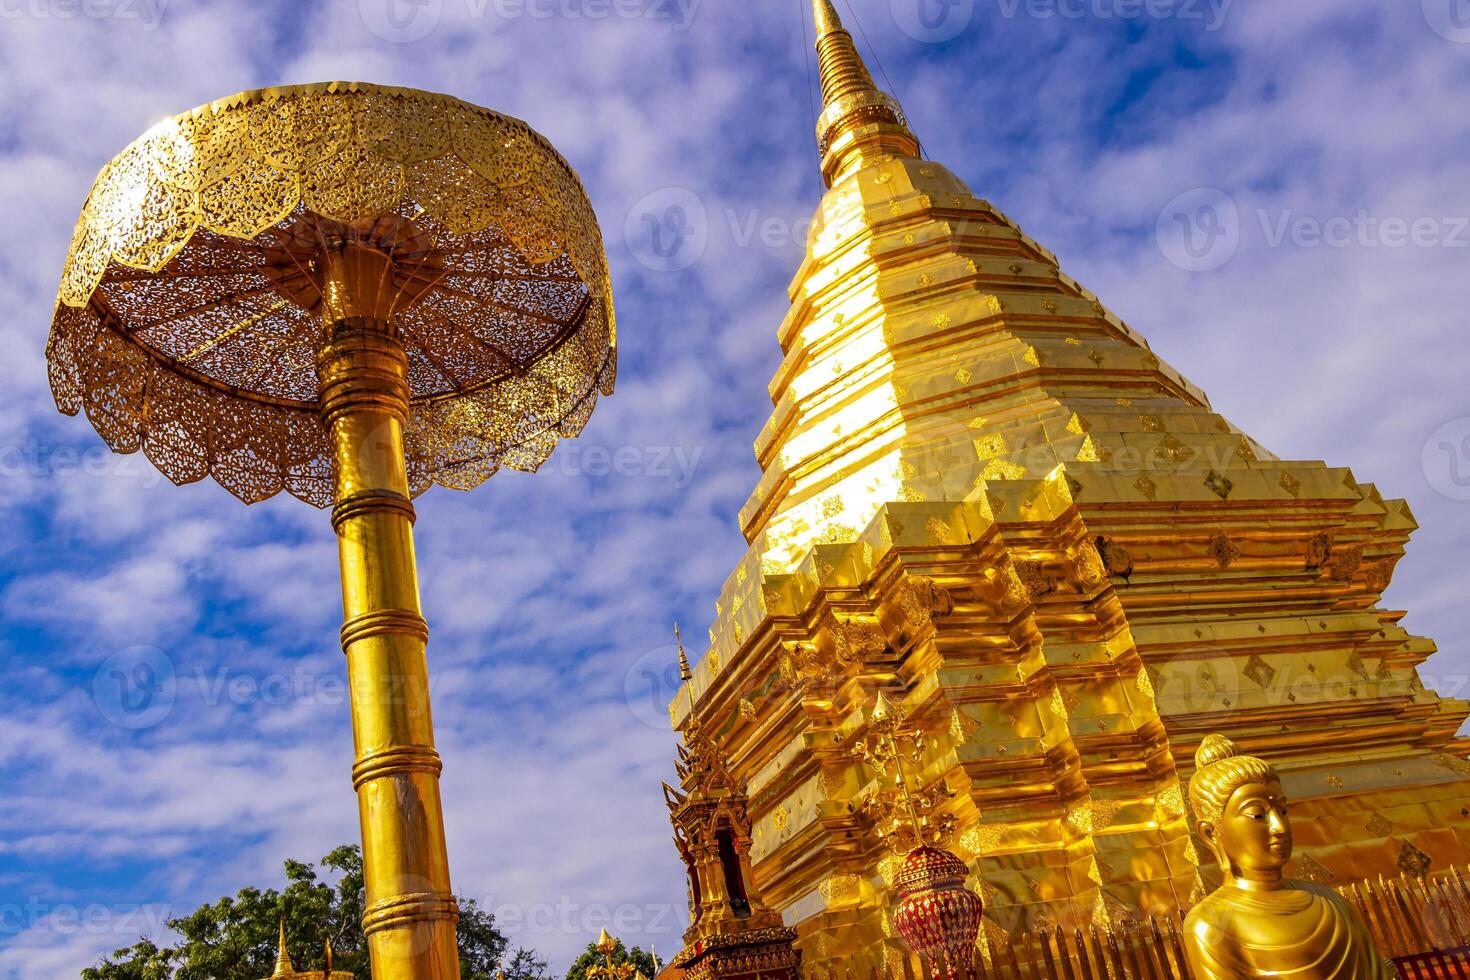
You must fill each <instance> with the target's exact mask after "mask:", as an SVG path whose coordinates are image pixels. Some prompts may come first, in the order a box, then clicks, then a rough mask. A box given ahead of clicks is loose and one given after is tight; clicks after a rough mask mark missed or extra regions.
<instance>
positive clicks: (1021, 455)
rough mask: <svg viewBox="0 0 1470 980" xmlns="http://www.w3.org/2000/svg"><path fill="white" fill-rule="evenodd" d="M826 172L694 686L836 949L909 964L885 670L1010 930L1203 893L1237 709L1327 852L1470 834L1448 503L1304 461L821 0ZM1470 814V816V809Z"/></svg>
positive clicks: (764, 856)
mask: <svg viewBox="0 0 1470 980" xmlns="http://www.w3.org/2000/svg"><path fill="white" fill-rule="evenodd" d="M813 5H814V11H815V17H816V24H817V52H818V57H819V63H820V74H821V87H822V100H823V105H824V109H823V112H822V114H821V117H820V120H819V122H818V133H817V136H818V142H819V147H820V153H821V168H822V174H823V177H824V179H825V181H826V183H827V185H828V187H829V190H828V191H827V193H826V195H825V196H824V198H823V200H822V202H821V205H820V207H819V209H818V212H817V215H816V220H815V222H814V224H813V232H812V235H811V238H810V241H809V245H808V250H807V254H806V256H805V258H804V260H803V261H802V264H801V267H800V268H799V269H798V270H797V273H796V277H795V279H794V280H793V282H792V284H791V287H790V298H791V309H790V311H789V313H788V314H787V316H786V318H785V320H784V321H783V323H782V324H781V327H780V332H779V340H780V343H781V346H782V349H783V351H784V358H783V361H782V363H781V366H780V368H779V369H778V371H777V373H776V376H775V377H774V378H773V379H772V381H771V385H770V392H771V397H772V401H773V402H774V405H775V409H774V412H773V413H772V415H771V418H770V421H769V422H767V424H766V425H765V427H764V429H763V430H762V431H761V433H760V436H759V437H758V439H757V440H756V444H755V449H756V455H757V458H758V460H759V462H760V465H761V468H762V477H761V479H760V481H759V483H758V485H757V486H756V488H755V490H754V492H753V493H752V494H751V496H750V499H749V501H748V502H747V503H746V505H745V506H744V507H743V508H742V510H741V512H740V522H741V527H742V529H743V531H744V533H745V536H746V539H747V541H748V542H749V547H748V550H747V552H746V554H745V556H744V557H743V559H742V560H741V562H740V564H739V566H738V567H737V568H736V569H735V570H734V572H733V574H732V575H731V576H730V578H729V579H728V581H727V582H726V583H725V585H724V587H723V589H722V591H721V594H720V597H719V602H718V606H717V611H716V612H717V615H716V619H715V622H714V625H713V627H712V628H711V632H710V649H709V651H708V653H707V654H706V655H705V656H704V657H703V658H702V660H701V662H700V663H699V665H698V667H697V669H696V670H695V672H694V676H693V678H692V680H691V681H690V682H689V685H690V686H689V690H688V691H687V692H683V693H681V694H680V696H679V697H677V698H675V700H674V702H673V704H672V705H671V706H670V714H671V720H672V722H673V724H674V726H675V727H676V728H678V729H686V726H688V725H689V724H690V722H691V718H690V715H691V714H692V716H693V719H692V721H693V722H694V723H695V725H696V727H697V730H698V731H699V732H701V733H702V735H703V737H706V738H708V739H710V740H711V741H712V742H713V743H714V744H716V745H717V746H718V750H719V753H720V756H721V758H722V759H724V760H725V763H726V764H727V766H728V770H729V773H730V775H731V777H732V779H733V780H735V781H736V782H737V783H739V784H741V785H743V786H744V787H746V790H747V792H748V794H749V799H748V811H749V818H750V821H751V826H752V829H751V838H752V843H751V846H750V852H749V861H750V867H751V870H752V872H753V879H754V885H755V887H756V888H758V890H759V892H760V894H761V895H762V896H763V897H764V899H765V901H766V902H767V903H768V904H769V905H770V906H771V907H772V908H773V909H776V910H777V911H779V912H780V913H782V915H783V917H784V920H785V922H786V923H787V924H788V925H792V926H794V927H795V928H796V930H797V931H798V934H799V937H800V938H799V945H800V948H801V949H802V950H803V952H804V953H805V957H804V962H805V963H806V965H807V968H808V969H809V970H811V971H813V975H814V976H816V977H823V978H825V977H829V976H838V975H843V974H848V973H851V972H854V971H859V972H861V973H862V974H863V975H868V973H869V972H870V971H872V970H874V969H883V968H885V967H886V968H888V969H892V970H897V969H898V967H897V964H898V963H899V961H900V960H901V959H902V957H903V955H904V954H903V950H902V944H901V942H900V941H899V940H898V939H897V938H896V937H895V936H894V930H893V925H892V920H891V913H892V908H893V905H894V895H893V893H892V892H893V890H892V884H893V875H894V872H895V870H896V869H897V868H898V867H899V865H900V863H901V861H902V855H903V851H904V850H905V849H906V848H908V847H910V846H912V845H913V844H914V843H915V841H914V840H913V839H912V837H911V836H910V837H907V838H906V837H905V836H904V835H903V834H901V833H899V832H898V831H897V830H895V827H897V826H898V825H899V824H903V823H904V821H903V820H901V819H897V820H896V819H895V817H894V812H893V808H894V806H895V802H894V800H895V795H896V794H895V791H894V784H893V780H892V777H891V776H888V775H885V774H884V773H883V772H880V771H879V770H878V769H877V768H875V767H874V766H873V765H872V764H871V763H870V760H868V759H867V758H865V755H864V752H863V751H862V746H863V744H864V743H865V741H866V740H867V739H868V732H867V728H868V724H869V722H868V720H867V719H868V713H867V710H866V709H870V708H871V706H872V705H873V703H874V702H875V700H876V696H877V695H878V694H879V693H880V692H882V693H885V694H886V695H887V696H888V697H889V698H891V699H892V700H893V702H894V703H895V705H896V706H897V707H898V709H899V710H900V711H902V713H903V715H904V716H905V717H906V718H907V719H908V723H909V724H911V725H914V726H917V727H918V728H919V729H920V730H921V731H922V733H923V736H924V737H923V739H922V743H923V748H922V753H921V755H920V757H919V759H918V761H917V762H916V763H914V764H912V765H910V766H909V769H908V779H909V782H908V783H907V784H906V785H905V786H904V787H903V789H904V792H905V793H906V794H909V795H910V796H911V797H912V798H913V799H914V800H915V801H916V803H917V806H918V808H919V809H920V810H921V812H922V814H923V827H922V828H921V831H920V836H922V837H924V838H925V841H926V842H929V843H934V844H938V845H940V846H942V847H945V848H947V849H949V850H951V851H953V852H954V853H955V854H957V855H959V856H960V857H961V858H962V859H963V860H964V861H965V862H966V863H967V864H968V866H969V867H970V869H971V871H972V874H973V876H972V878H971V879H970V883H971V885H972V886H973V887H974V888H975V889H976V890H978V891H979V892H981V893H982V895H983V897H984V902H985V908H986V922H985V931H984V932H982V938H981V942H982V945H984V944H986V943H987V937H989V940H990V941H994V940H995V939H996V938H997V937H999V936H1000V935H1001V934H1009V933H1014V932H1016V931H1018V930H1023V929H1036V928H1046V927H1049V926H1053V925H1055V926H1061V927H1063V928H1065V929H1068V930H1070V929H1072V928H1074V927H1083V926H1086V925H1088V924H1099V925H1104V926H1107V925H1110V924H1118V923H1119V922H1120V921H1127V920H1129V919H1131V918H1132V917H1134V916H1137V915H1139V914H1151V913H1162V912H1169V913H1174V912H1177V911H1179V910H1180V909H1183V908H1186V907H1188V906H1189V905H1191V904H1192V903H1193V902H1194V901H1197V900H1198V899H1199V898H1200V897H1202V896H1203V895H1204V894H1205V892H1206V890H1207V889H1208V888H1211V887H1213V884H1214V881H1215V878H1216V874H1215V870H1214V868H1213V866H1212V864H1211V862H1212V860H1213V859H1212V858H1211V857H1209V856H1208V855H1205V854H1202V853H1201V852H1200V851H1199V850H1198V849H1197V848H1196V846H1195V845H1194V844H1193V843H1192V841H1191V835H1190V829H1189V821H1188V819H1187V816H1186V812H1185V809H1186V805H1187V804H1186V800H1185V796H1184V793H1183V791H1182V785H1183V783H1182V781H1183V780H1185V779H1187V778H1188V777H1189V775H1190V771H1191V768H1192V765H1193V763H1192V760H1193V757H1194V754H1195V751H1196V749H1197V747H1198V745H1199V743H1200V741H1201V740H1202V738H1203V737H1204V736H1205V735H1206V734H1208V733H1211V732H1221V733H1224V734H1226V735H1228V736H1229V737H1230V738H1232V739H1234V740H1235V741H1237V742H1239V743H1240V744H1241V745H1242V746H1244V747H1245V748H1246V749H1248V750H1250V751H1251V752H1254V753H1258V754H1262V755H1268V756H1269V757H1270V758H1271V759H1272V760H1273V762H1274V764H1275V765H1276V767H1277V768H1278V769H1279V770H1280V771H1281V773H1282V776H1283V779H1284V782H1285V788H1286V791H1287V793H1288V795H1289V796H1290V797H1291V799H1292V802H1293V812H1292V821H1293V825H1294V827H1295V830H1296V837H1297V848H1296V852H1295V853H1296V862H1295V865H1294V866H1293V868H1292V869H1291V874H1292V877H1294V878H1298V879H1306V880H1311V881H1317V882H1321V883H1327V884H1335V885H1347V884H1349V883H1351V882H1353V881H1356V880H1360V879H1364V878H1368V877H1370V876H1377V875H1379V874H1389V875H1393V874H1398V873H1399V872H1400V871H1404V870H1407V871H1410V872H1413V873H1418V872H1422V871H1424V870H1426V869H1431V870H1432V869H1441V868H1444V867H1446V866H1448V865H1449V864H1451V863H1452V862H1453V863H1464V862H1465V861H1466V860H1467V859H1470V837H1467V831H1466V830H1465V829H1464V828H1466V827H1470V823H1467V822H1466V821H1465V819H1464V818H1465V817H1466V816H1467V815H1470V763H1467V762H1466V760H1465V755H1466V751H1467V748H1470V746H1467V743H1466V742H1465V741H1463V740H1460V739H1458V738H1457V737H1456V732H1457V731H1458V730H1459V728H1460V726H1461V725H1462V723H1463V722H1464V721H1465V719H1466V715H1467V705H1466V704H1465V702H1462V701H1456V700H1450V699H1447V698H1441V697H1439V696H1437V695H1436V694H1434V693H1433V692H1431V691H1428V690H1426V689H1425V687H1424V685H1423V683H1422V682H1421V680H1420V678H1419V676H1418V674H1417V672H1416V669H1417V667H1418V666H1419V665H1420V664H1421V663H1422V662H1423V661H1424V660H1425V658H1427V657H1428V656H1429V655H1430V654H1431V653H1432V652H1433V651H1434V649H1435V648H1434V645H1433V643H1432V642H1431V641H1429V640H1427V639H1423V638H1420V637H1415V636H1411V635H1410V634H1408V633H1407V632H1405V631H1404V630H1403V629H1401V628H1400V627H1399V625H1398V622H1399V619H1400V618H1401V617H1402V616H1403V613H1401V612H1396V611H1391V610H1386V609H1383V608H1381V607H1380V605H1379V603H1380V597H1381V594H1382V592H1383V590H1384V589H1385V588H1386V587H1387V586H1388V584H1389V580H1390V578H1391V576H1392V574H1393V570H1394V567H1395V565H1396V564H1397V562H1398V560H1399V559H1400V558H1401V557H1402V556H1403V553H1404V547H1405V544H1406V542H1407V540H1408V537H1409V534H1410V533H1411V532H1412V531H1413V530H1414V529H1415V526H1416V525H1415V523H1414V519H1413V517H1412V515H1411V514H1410V513H1409V509H1408V507H1407V506H1406V504H1405V503H1404V502H1403V501H1401V500H1388V499H1385V498H1384V497H1383V496H1382V495H1381V494H1380V493H1379V492H1378V490H1377V489H1376V488H1375V487H1374V486H1373V485H1371V484H1368V483H1360V482H1359V481H1358V480H1357V479H1355V478H1354V476H1353V474H1352V473H1350V472H1349V471H1348V470H1347V469H1343V468H1336V467H1331V466H1328V465H1326V464H1324V463H1322V462H1316V461H1287V460H1281V459H1279V458H1277V457H1276V456H1274V455H1272V454H1271V453H1270V452H1269V451H1268V450H1267V449H1266V448H1264V447H1263V446H1261V445H1260V444H1258V443H1256V442H1255V441H1254V440H1252V439H1251V438H1250V437H1249V436H1248V435H1246V434H1244V433H1243V432H1241V431H1240V430H1239V429H1237V428H1236V427H1235V426H1233V425H1232V424H1231V423H1230V422H1229V421H1227V420H1226V419H1224V418H1222V417H1221V416H1220V415H1218V414H1216V413H1215V412H1214V411H1213V410H1212V409H1211V407H1210V403H1209V400H1208V398H1207V397H1206V395H1205V393H1204V392H1203V391H1201V390H1200V389H1199V388H1197V387H1195V386H1194V385H1192V384H1191V383H1190V382H1189V381H1187V380H1186V379H1185V378H1184V377H1183V376H1182V375H1181V374H1180V373H1179V372H1178V371H1177V370H1175V369H1174V368H1173V367H1171V366H1170V365H1168V364H1165V363H1163V362H1162V361H1161V360H1160V358H1159V357H1157V356H1156V355H1155V354H1154V353H1153V352H1152V351H1151V350H1150V349H1149V345H1148V342H1147V341H1146V340H1145V339H1144V338H1143V337H1142V336H1141V335H1139V334H1138V333H1137V332H1136V331H1134V330H1133V329H1132V328H1131V327H1129V326H1128V325H1127V324H1126V323H1124V322H1123V321H1122V320H1121V319H1120V318H1119V317H1118V316H1117V315H1116V314H1114V313H1112V312H1110V311H1109V310H1108V309H1107V308H1106V307H1105V306H1104V305H1103V304H1102V302H1101V301H1100V300H1098V298H1097V297H1095V296H1094V295H1093V294H1092V293H1091V292H1089V291H1088V290H1087V289H1086V288H1084V287H1083V286H1082V285H1081V284H1080V283H1078V282H1076V281H1075V280H1074V279H1072V278H1070V277H1069V276H1067V275H1066V274H1065V273H1063V272H1062V271H1061V270H1060V268H1059V267H1058V265H1057V261H1056V259H1055V257H1054V256H1053V255H1052V253H1050V252H1049V251H1047V249H1046V248H1045V247H1043V246H1042V245H1040V244H1038V243H1037V242H1035V241H1033V240H1032V239H1031V238H1029V237H1027V236H1026V235H1025V234H1024V233H1023V232H1022V231H1021V230H1020V229H1019V228H1018V227H1017V226H1016V225H1015V224H1014V223H1013V222H1012V221H1011V220H1010V219H1009V218H1007V217H1006V216H1005V215H1004V214H1003V213H1001V211H1000V210H999V209H997V208H996V207H995V206H994V205H992V204H991V203H990V202H988V201H985V200H982V199H979V198H977V197H975V196H974V195H973V194H972V193H971V192H970V191H969V189H968V188H966V187H965V185H964V184H963V183H961V182H960V180H959V179H958V178H956V177H955V176H954V175H953V174H952V173H951V172H950V171H949V170H947V169H945V168H944V167H943V166H941V165H940V164H938V163H934V162H931V161H928V160H925V159H923V158H922V157H921V156H920V150H919V142H918V140H917V138H916V137H915V135H914V134H913V132H912V131H911V130H910V128H909V126H908V124H907V121H906V119H905V117H904V114H903V111H902V109H901V108H900V106H899V104H898V103H897V102H896V101H895V100H894V99H893V98H892V97H891V96H889V95H887V94H885V93H883V92H881V91H879V89H878V88H877V86H876V85H875V84H874V82H873V79H872V77H871V76H870V75H869V73H868V71H867V69H866V68H865V67H864V65H863V62H862V61H861V59H860V58H859V56H858V54H857V51H856V48H855V46H854V44H853V40H852V38H851V36H850V35H849V34H848V33H847V32H846V31H845V30H844V29H843V27H842V24H841V23H840V21H839V19H838V17H837V14H836V12H835V11H834V9H833V7H832V5H831V3H830V2H829V0H814V4H813ZM1457 828H1459V829H1457Z"/></svg>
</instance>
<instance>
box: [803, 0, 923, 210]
mask: <svg viewBox="0 0 1470 980" xmlns="http://www.w3.org/2000/svg"><path fill="white" fill-rule="evenodd" d="M812 17H813V20H814V21H815V22H816V27H817V71H818V73H819V75H820V77H821V83H822V115H821V116H820V118H818V119H817V147H818V150H819V152H820V153H821V155H822V178H823V179H824V180H825V181H826V182H827V186H829V187H830V186H831V185H832V183H833V181H835V180H836V179H837V177H838V176H840V175H841V174H843V173H845V172H847V171H849V170H851V169H853V168H854V167H856V166H860V165H861V164H862V163H864V162H866V161H870V160H871V159H872V158H873V157H876V156H882V155H891V154H897V155H901V156H910V157H916V156H918V155H919V140H918V138H917V137H915V136H914V134H913V133H912V132H910V130H909V127H908V122H907V120H906V119H905V118H904V114H903V107H902V106H900V105H899V104H898V100H897V99H895V98H894V97H893V96H891V95H889V94H888V93H887V92H884V91H883V90H881V89H879V88H878V86H877V84H876V83H874V81H873V76H872V75H871V74H870V73H869V72H868V66H867V65H865V64H863V59H862V57H861V56H859V55H858V52H857V46H856V45H855V44H854V43H853V40H852V35H851V34H849V33H848V32H847V30H846V29H844V28H843V26H842V20H841V18H839V17H838V16H837V10H836V8H834V7H833V6H832V0H812Z"/></svg>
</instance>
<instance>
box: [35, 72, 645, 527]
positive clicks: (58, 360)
mask: <svg viewBox="0 0 1470 980" xmlns="http://www.w3.org/2000/svg"><path fill="white" fill-rule="evenodd" d="M344 242H345V243H359V244H362V245H365V246H367V247H370V248H372V249H375V250H377V251H380V252H383V253H386V254H387V255H389V256H390V257H391V258H392V262H391V269H392V273H391V275H392V281H391V282H388V283H384V284H382V286H383V288H384V289H386V290H388V291H390V292H391V296H392V301H391V308H392V319H393V323H394V325H395V326H396V327H397V328H399V330H400V331H401V336H402V342H403V346H404V348H405V350H406V352H407V354H408V358H409V387H410V398H411V411H410V417H409V422H408V426H407V432H406V442H407V456H408V471H409V482H410V489H411V491H412V492H413V493H415V494H417V493H420V492H422V491H423V490H424V489H426V488H427V487H428V486H429V485H430V484H431V483H439V484H441V485H444V486H449V487H455V488H458V489H469V488H471V487H474V486H476V485H478V484H479V483H481V482H483V481H484V480H485V479H486V478H487V477H489V476H490V475H491V474H492V473H494V472H495V471H496V469H498V468H499V467H500V466H502V465H504V466H509V467H512V468H515V469H520V470H527V471H530V470H534V469H536V468H537V467H538V466H539V465H540V464H541V463H542V462H544V461H545V460H546V458H547V457H548V456H549V455H550V453H551V451H552V449H553V448H554V446H555V444H556V441H557V439H558V438H561V437H565V436H573V435H576V434H577V433H578V432H580V431H581V429H582V426H583V425H584V424H585V423H586V421H587V418H588V416H589V415H590V414H591V412H592V408H593V406H594V404H595V402H596V400H597V396H598V394H599V393H601V394H608V393H610V392H611V391H612V387H613V381H614V377H615V374H616V344H615V331H614V323H613V310H612V296H611V290H610V287H609V283H608V274H607V265H606V258H605V256H604V254H603V247H602V238H601V234H600V232H599V230H598V227H597V222H596V219H595V216H594V215H593V212H592V207H591V205H590V203H589V202H588V200H587V197H586V194H585V192H584V191H583V189H582V186H581V184H580V182H579V181H578V179H577V177H576V175H575V174H574V173H573V171H572V170H571V168H570V167H569V166H568V165H567V164H566V162H565V161H564V160H563V159H562V158H561V156H560V155H559V154H558V153H557V152H556V151H555V150H554V149H553V148H552V147H551V145H550V144H549V143H547V142H546V140H544V139H543V138H542V137H540V136H539V135H538V134H537V133H535V132H534V131H533V130H531V129H530V128H529V127H528V126H526V125H525V124H524V123H522V122H520V121H519V120H516V119H512V118H509V117H506V116H503V115H500V114H499V113H496V112H492V111H490V110H488V109H483V108H480V107H478V106H474V105H470V104H468V103H465V102H462V101H460V100H458V99H454V98H450V97H448V96H443V95H436V94H431V93H427V92H418V91H414V90H411V89H397V88H386V87H382V86H374V85H367V84H363V83H344V82H334V83H328V84H322V85H309V86H293V87H289V88H277V89H262V90H258V91H252V92H244V93H241V94H239V95H236V96H232V97H230V98H227V99H221V100H219V101H217V102H213V103H211V104H209V105H206V106H201V107H199V108H197V109H194V110H192V111H190V112H186V113H183V114H181V115H179V116H176V117H174V118H172V119H168V120H165V121H164V122H162V123H160V124H159V125H157V126H155V127H154V128H153V129H151V130H149V132H147V133H146V134H144V135H143V136H142V137H140V138H139V139H138V140H136V141H135V142H134V143H132V144H131V145H130V146H129V147H128V148H127V149H125V150H124V151H123V152H122V153H121V154H119V155H118V156H117V157H116V158H115V159H114V160H112V162H110V163H109V164H107V166H106V167H104V168H103V170H102V172H101V174H100V175H99V176H98V177H97V181H96V183H95V184H94V185H93V188H92V192H91V195H90V196H89V197H88V199H87V203H86V206H85V207H84V208H83V211H82V216H81V218H80V220H79V221H78V222H77V227H76V232H75V235H74V237H73V240H72V245H71V251H70V253H69V254H68V256H67V264H66V271H65V273H64V277H63V280H62V285H61V290H60V296H59V297H58V300H57V305H56V313H55V317H54V319H53V321H52V327H51V338H50V341H49V343H48V345H47V361H48V364H49V368H50V373H51V386H52V391H53V393H54V394H55V397H56V401H57V405H58V406H59V407H60V408H61V410H62V411H63V412H66V413H67V414H76V413H77V412H78V411H85V412H86V413H87V417H88V419H90V420H91V422H92V424H93V426H94V427H95V428H96V429H97V431H98V432H99V433H100V434H101V435H102V437H103V438H104V439H105V440H106V441H107V443H108V445H109V446H111V447H112V449H114V450H115V451H118V452H124V453H128V452H135V451H137V450H139V449H141V450H143V452H144V453H145V454H146V455H147V457H148V459H149V460H150V461H151V462H152V463H153V464H154V465H155V466H157V467H158V469H159V470H160V471H162V472H163V473H164V474H165V475H166V476H168V477H169V479H171V480H173V481H174V482H175V483H189V482H193V481H195V480H199V479H202V478H203V477H205V476H213V477H214V478H215V479H216V480H217V481H218V482H219V483H220V484H221V485H223V486H224V487H226V488H227V489H229V490H230V491H231V492H232V493H234V494H235V495H236V496H238V497H240V498H241V499H242V500H245V501H247V502H251V501H256V500H261V499H264V498H267V497H270V496H272V495H274V494H275V493H277V492H279V491H280V490H282V489H285V490H287V491H289V492H290V493H292V494H294V495H295V496H297V497H300V498H301V499H303V500H306V501H308V502H310V503H312V504H315V505H317V506H327V505H329V504H331V503H332V462H331V460H332V456H331V450H330V447H329V445H328V442H327V437H326V434H325V432H324V430H323V427H322V422H321V420H320V414H319V406H318V399H317V387H318V380H317V376H316V356H317V353H318V351H319V350H320V349H321V347H322V344H323V340H324V334H323V331H324V327H323V316H322V307H323V304H324V302H326V303H330V302H331V297H330V296H328V297H326V298H325V299H324V297H323V289H324V288H328V287H326V286H325V284H324V276H323V270H322V269H321V268H320V267H319V266H320V262H319V261H318V257H319V256H320V255H321V254H322V252H323V246H324V245H325V246H340V245H341V244H342V243H344Z"/></svg>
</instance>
